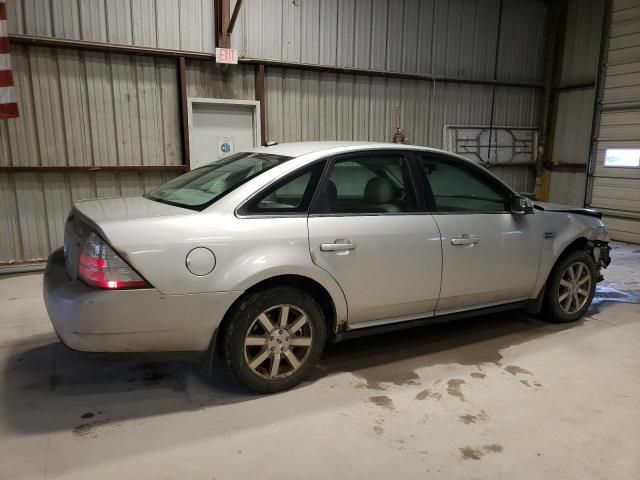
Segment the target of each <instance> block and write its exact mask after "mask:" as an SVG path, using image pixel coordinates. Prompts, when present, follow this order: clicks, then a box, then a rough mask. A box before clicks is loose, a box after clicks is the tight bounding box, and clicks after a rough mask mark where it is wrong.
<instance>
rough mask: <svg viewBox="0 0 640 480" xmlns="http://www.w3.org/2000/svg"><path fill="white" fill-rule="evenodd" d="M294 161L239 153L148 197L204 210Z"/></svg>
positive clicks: (205, 167) (177, 180)
mask: <svg viewBox="0 0 640 480" xmlns="http://www.w3.org/2000/svg"><path fill="white" fill-rule="evenodd" d="M290 159H291V157H285V156H282V155H271V154H265V153H250V152H242V153H238V154H236V155H232V156H230V157H227V158H225V159H224V160H220V161H219V162H215V163H210V164H209V165H205V166H204V167H200V168H196V169H195V170H192V171H190V172H188V173H185V174H184V175H180V176H179V177H177V178H174V179H173V180H171V181H169V182H167V183H165V184H164V185H162V186H161V187H158V188H157V189H155V190H153V191H151V192H149V193H147V194H146V195H145V197H146V198H148V199H149V200H155V201H156V202H161V203H168V204H169V205H175V206H178V207H183V208H189V209H192V210H198V211H200V210H204V209H205V208H207V207H208V206H209V205H211V204H212V203H214V202H215V201H216V200H218V199H219V198H221V197H222V196H224V195H226V194H227V193H229V192H230V191H232V190H234V189H235V188H237V187H239V186H240V185H242V184H243V183H245V182H248V181H249V180H251V179H252V178H254V177H256V176H258V175H260V174H261V173H264V172H266V171H267V170H269V169H271V168H273V167H275V166H277V165H280V164H281V163H283V162H286V161H287V160H290Z"/></svg>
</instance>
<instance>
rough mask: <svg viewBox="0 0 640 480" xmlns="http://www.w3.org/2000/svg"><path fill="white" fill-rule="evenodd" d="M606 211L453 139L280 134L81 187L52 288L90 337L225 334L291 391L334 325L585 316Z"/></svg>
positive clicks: (163, 341) (257, 377)
mask: <svg viewBox="0 0 640 480" xmlns="http://www.w3.org/2000/svg"><path fill="white" fill-rule="evenodd" d="M600 217H601V216H600V214H599V213H598V212H596V211H593V210H588V209H581V208H572V207H566V206H562V205H551V204H543V203H533V202H531V200H529V199H527V198H525V197H523V196H521V195H519V194H518V193H516V192H514V191H513V190H512V189H511V188H510V187H509V186H508V185H506V184H505V183H504V182H502V181H501V180H500V179H498V178H497V177H496V176H494V175H493V174H491V173H490V172H489V171H488V170H486V169H484V168H483V167H481V166H479V165H477V164H475V163H473V162H470V161H467V160H465V159H463V158H460V157H457V156H454V155H452V154H449V153H446V152H443V151H439V150H434V149H428V148H422V147H412V146H404V145H395V144H376V143H344V142H343V143H298V144H288V145H277V146H271V147H265V148H258V149H255V151H252V152H244V153H238V154H236V155H233V156H230V157H228V158H226V159H224V160H222V161H219V162H216V163H211V164H209V165H207V166H204V167H201V168H198V169H196V170H193V171H190V172H188V173H186V174H184V175H182V176H180V177H177V178H176V179H174V180H171V181H170V182H168V183H167V184H165V185H163V186H161V187H160V188H158V189H156V190H154V191H152V192H150V193H148V194H146V195H144V196H140V197H126V198H105V199H98V200H86V201H80V202H77V203H76V204H75V205H74V207H73V209H72V211H71V213H70V215H69V218H68V220H67V222H66V226H65V239H64V248H61V249H59V250H57V251H55V252H53V253H52V254H51V256H50V258H49V263H48V265H47V270H46V273H45V282H44V299H45V303H46V306H47V310H48V312H49V316H50V318H51V321H52V323H53V326H54V328H55V330H56V332H57V334H58V336H59V337H60V339H61V340H62V342H64V343H65V344H66V345H68V346H69V347H71V348H73V349H76V350H83V351H92V352H150V351H155V352H176V351H180V352H184V351H190V352H203V353H209V355H207V356H206V357H207V358H213V355H210V354H211V353H212V352H213V351H214V350H216V351H220V353H221V354H222V357H223V359H224V361H225V362H226V364H227V365H228V367H229V368H230V369H231V371H232V373H233V375H234V377H235V378H236V379H237V380H238V382H239V383H241V384H242V385H244V386H246V387H248V388H250V389H252V390H255V391H258V392H276V391H280V390H284V389H287V388H290V387H292V386H294V385H296V384H298V383H299V382H300V381H302V380H303V379H305V378H306V377H307V376H308V375H309V374H310V373H311V371H312V369H313V368H314V365H315V364H316V362H317V361H318V360H319V358H320V356H321V354H322V351H323V349H324V346H325V343H326V342H327V341H339V340H343V339H346V338H349V337H352V336H358V335H366V334H370V333H376V332H385V331H389V330H391V329H395V328H406V327H410V326H416V325H424V324H427V323H433V322H441V321H445V320H448V319H453V318H459V317H461V316H470V315H479V314H480V313H483V312H490V311H496V310H506V309H518V308H526V309H528V310H529V311H530V312H533V313H538V312H542V315H543V317H544V318H546V319H549V320H552V321H557V322H569V321H572V320H576V319H577V318H579V317H580V316H581V315H583V313H584V312H585V311H586V309H587V308H588V307H589V304H590V303H591V299H592V297H593V294H594V291H595V284H596V282H597V281H598V280H599V279H601V275H600V270H601V268H604V267H606V266H607V265H608V263H609V246H608V240H609V237H608V233H607V230H606V228H605V226H604V225H603V223H602V221H601V219H600Z"/></svg>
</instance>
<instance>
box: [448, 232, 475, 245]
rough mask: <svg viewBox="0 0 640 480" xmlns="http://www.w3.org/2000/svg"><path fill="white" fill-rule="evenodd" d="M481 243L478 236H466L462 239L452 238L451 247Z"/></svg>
mask: <svg viewBox="0 0 640 480" xmlns="http://www.w3.org/2000/svg"><path fill="white" fill-rule="evenodd" d="M479 241H480V239H479V238H478V236H477V235H469V234H464V235H462V236H461V237H460V238H452V239H451V245H475V244H476V243H478V242H479Z"/></svg>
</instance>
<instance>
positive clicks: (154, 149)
mask: <svg viewBox="0 0 640 480" xmlns="http://www.w3.org/2000/svg"><path fill="white" fill-rule="evenodd" d="M12 60H13V63H14V76H15V80H16V87H17V92H18V102H19V104H20V117H18V118H16V119H12V120H5V121H3V122H0V165H2V166H16V167H21V166H102V165H180V164H181V163H182V158H181V150H180V121H179V114H178V108H179V103H178V85H177V69H176V61H175V60H162V59H157V58H149V57H139V56H135V57H134V56H126V55H109V54H102V53H89V52H77V51H72V50H62V49H49V48H34V47H20V46H14V47H13V48H12ZM173 175H175V174H173V173H159V172H144V173H136V172H126V173H112V172H93V173H90V172H87V173H54V172H46V173H40V172H35V173H27V172H21V173H20V172H16V173H2V174H0V190H1V193H0V263H2V262H10V261H29V260H34V259H43V258H46V256H47V255H48V254H49V252H50V251H51V249H53V248H56V247H57V246H59V245H60V244H61V242H62V227H63V225H64V218H65V217H66V215H67V214H68V212H69V209H70V208H71V202H72V201H73V200H77V199H81V198H89V197H96V196H113V195H129V194H139V193H142V192H143V191H145V190H148V189H150V188H152V187H153V186H155V185H158V184H160V183H162V181H164V180H166V179H168V178H169V177H171V176H173Z"/></svg>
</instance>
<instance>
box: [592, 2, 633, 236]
mask: <svg viewBox="0 0 640 480" xmlns="http://www.w3.org/2000/svg"><path fill="white" fill-rule="evenodd" d="M610 27H611V28H610V37H609V51H608V58H607V69H606V76H605V80H604V98H603V103H602V113H601V115H600V129H599V133H598V144H597V154H596V158H595V165H594V172H593V189H592V192H591V204H592V205H593V206H594V207H596V208H600V209H602V210H603V211H604V213H605V222H606V223H607V225H608V227H609V230H610V232H611V237H612V238H614V239H617V240H625V241H631V242H640V168H619V167H606V166H605V165H604V157H605V152H606V149H607V148H625V147H627V148H640V0H616V1H614V3H613V12H612V17H611V25H610Z"/></svg>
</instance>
